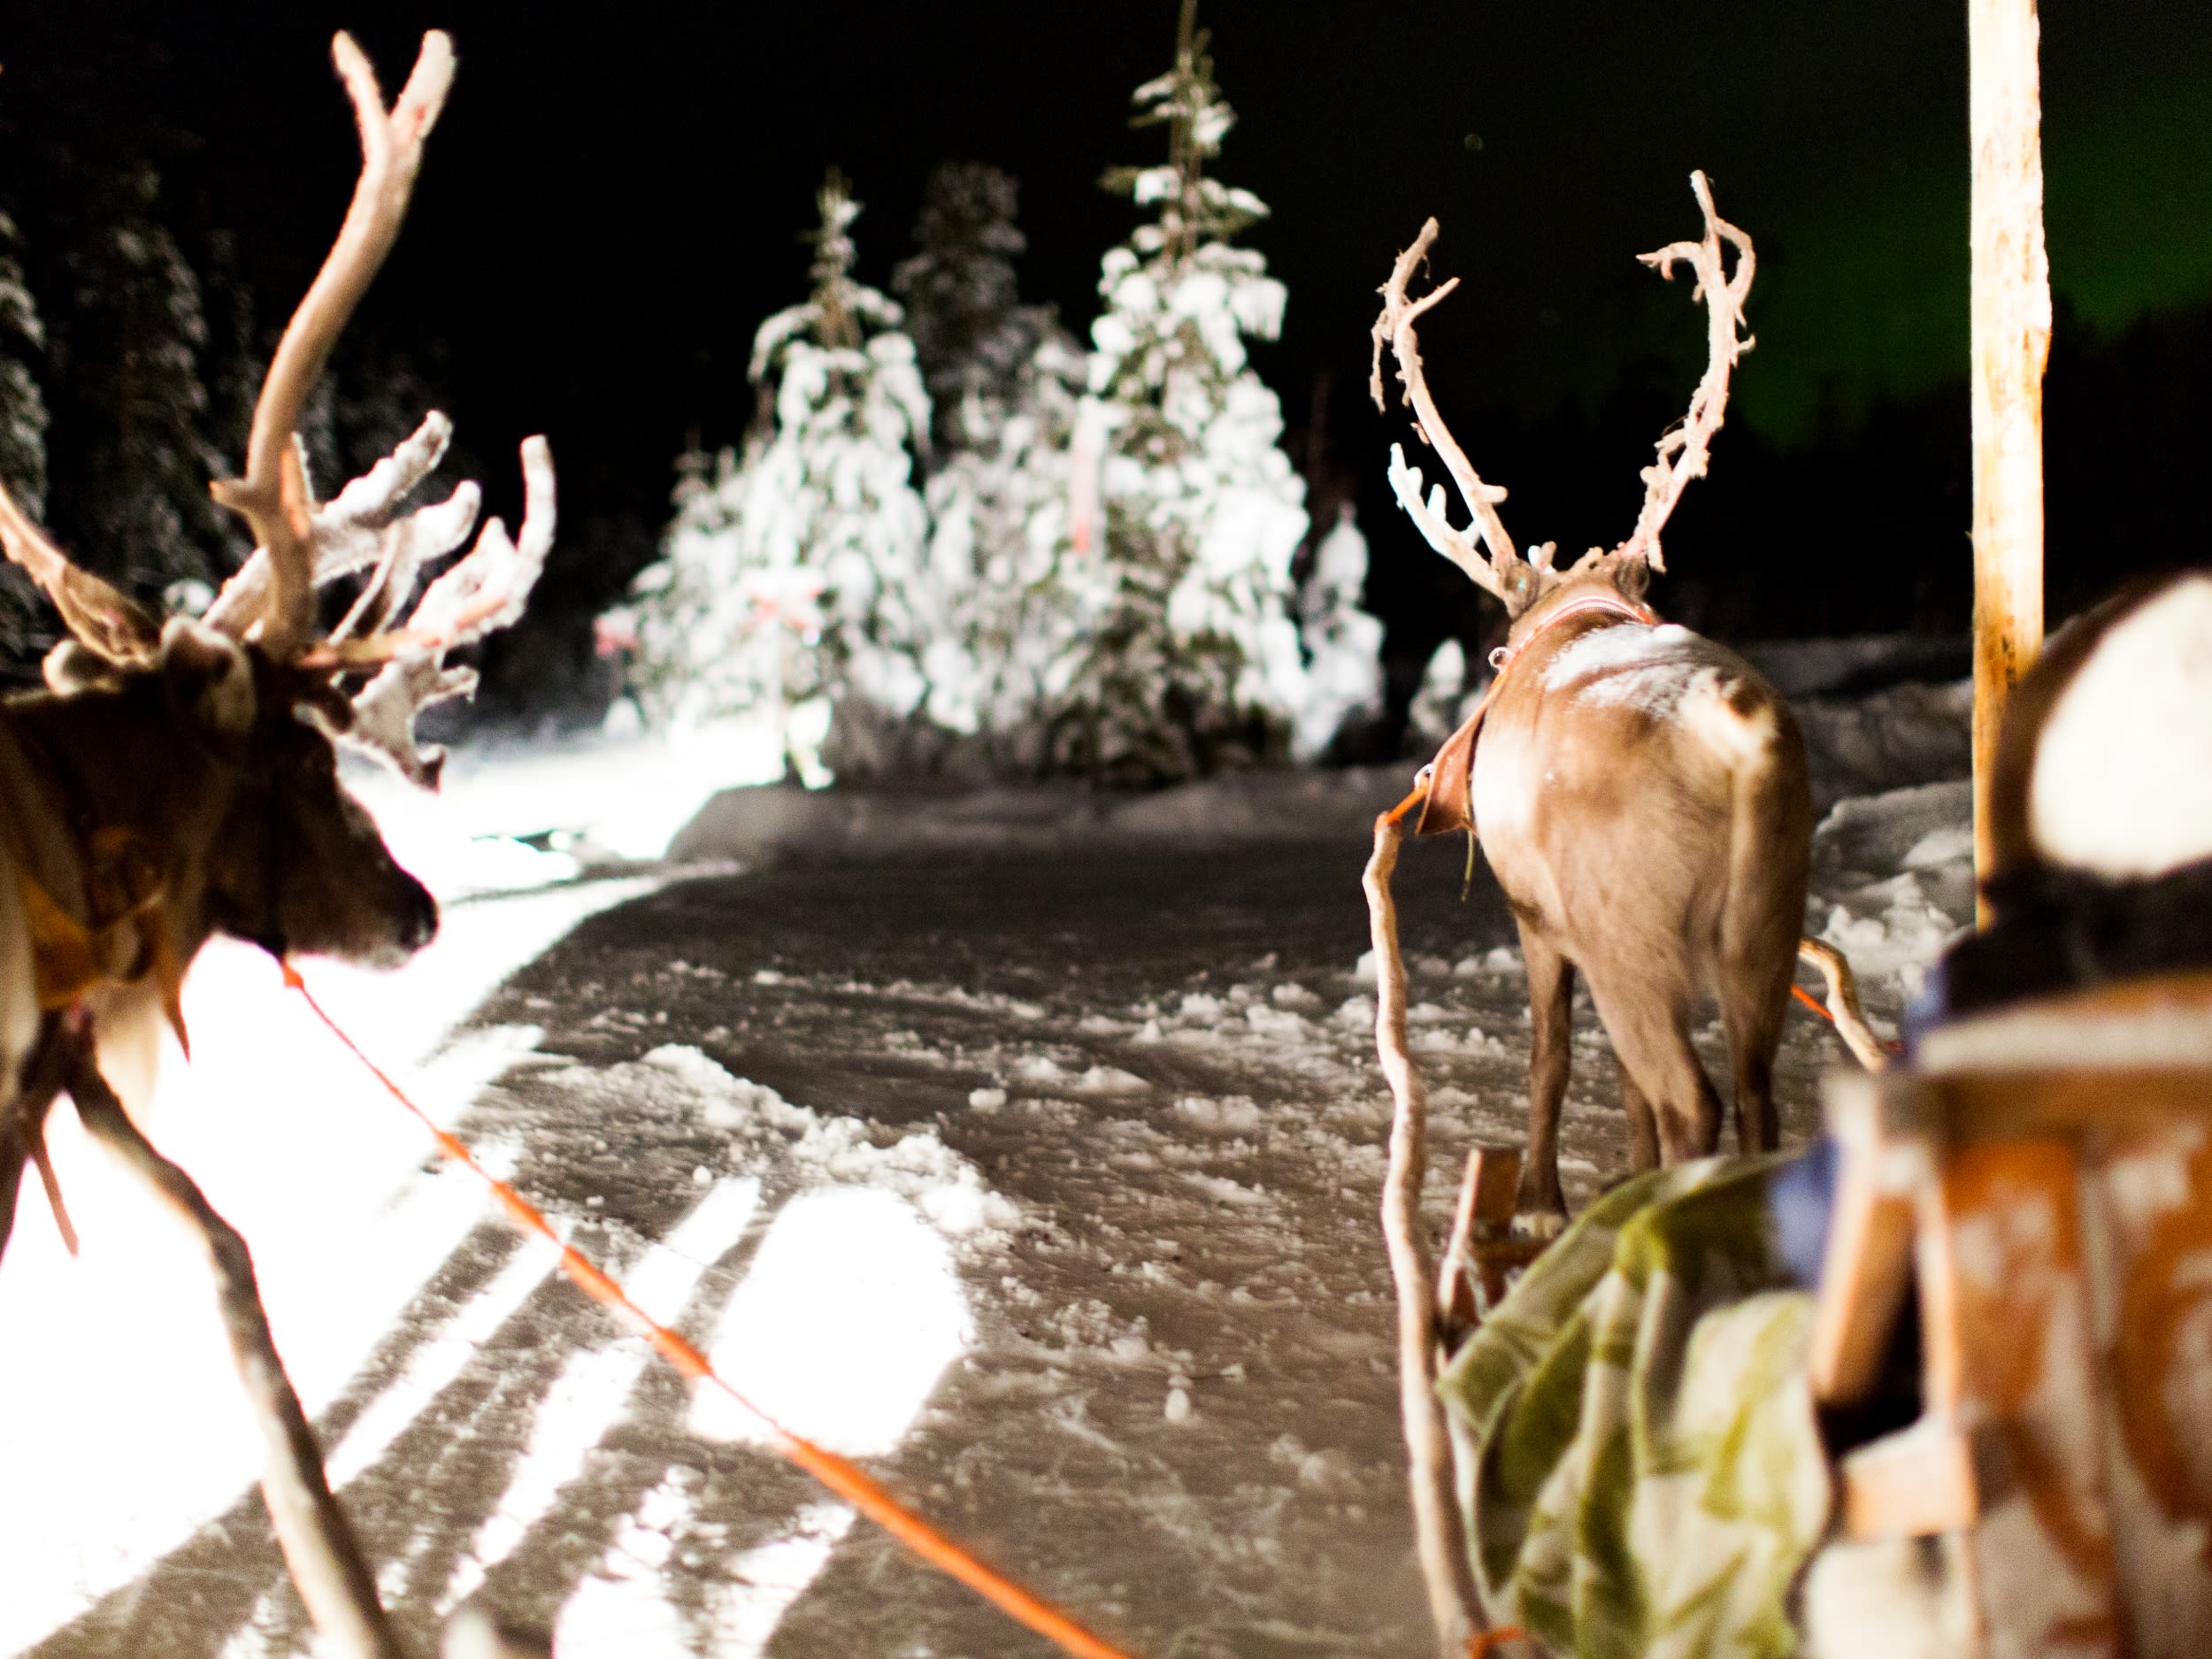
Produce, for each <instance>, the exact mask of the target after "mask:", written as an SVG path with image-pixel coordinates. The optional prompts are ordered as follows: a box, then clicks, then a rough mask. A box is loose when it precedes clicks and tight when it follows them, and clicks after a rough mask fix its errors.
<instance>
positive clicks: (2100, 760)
mask: <svg viewBox="0 0 2212 1659" xmlns="http://www.w3.org/2000/svg"><path fill="white" fill-rule="evenodd" d="M2028 823H2029V833H2030V835H2031V837H2032V840H2033V841H2034V843H2035V846H2036V849H2037V850H2038V851H2039V852H2041V853H2042V854H2043V855H2044V856H2046V857H2047V858H2049V859H2051V860H2053V861H2054V862H2055V863H2057V864H2068V865H2071V866H2074V867H2076V868H2078V869H2083V870H2093V871H2095V872H2098V873H2099V874H2101V875H2107V876H2117V877H2125V876H2149V875H2156V874H2159V873H2160V872H2163V871H2168V870H2171V869H2174V868H2175V867H2176V866H2177V865H2180V864H2193V863H2194V862H2195V861H2196V860H2198V859H2200V858H2206V857H2212V577H2204V576H2196V577H2192V578H2190V579H2188V580H2185V581H2182V582H2180V583H2177V585H2176V586H2174V587H2173V588H2170V589H2168V590H2167V591H2166V592H2164V593H2162V594H2161V595H2158V596H2157V597H2156V598H2154V599H2153V600H2151V601H2150V602H2149V603H2147V604H2145V605H2143V606H2142V607H2141V608H2140V609H2139V610H2138V611H2135V612H2134V613H2133V614H2132V615H2131V616H2129V617H2127V618H2124V620H2122V621H2120V622H2118V623H2116V624H2115V625H2114V626H2113V627H2112V628H2111V629H2110V631H2108V633H2107V634H2105V636H2104V638H2103V639H2102V640H2101V641H2099V642H2098V644H2097V648H2096V649H2094V650H2093V651H2092V652H2091V653H2090V655H2089V658H2088V660H2087V661H2086V662H2085V663H2083V664H2082V665H2081V666H2080V668H2079V669H2078V671H2077V672H2075V675H2074V678H2073V680H2072V681H2071V682H2070V684H2069V685H2068V686H2067V687H2066V688H2065V689H2064V690H2063V691H2062V692H2060V693H2059V695H2058V700H2057V702H2056V703H2054V704H2053V705H2052V708H2051V711H2050V715H2049V718H2047V720H2046V721H2045V723H2044V726H2043V735H2042V738H2041V741H2039V743H2038V745H2037V747H2036V753H2035V765H2034V770H2033V772H2032V776H2031V779H2030V782H2029V787H2028Z"/></svg>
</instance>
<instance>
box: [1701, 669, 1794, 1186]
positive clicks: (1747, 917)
mask: <svg viewBox="0 0 2212 1659" xmlns="http://www.w3.org/2000/svg"><path fill="white" fill-rule="evenodd" d="M1732 689H1733V688H1732ZM1737 701H1738V702H1739V703H1741V702H1742V701H1745V699H1744V698H1743V697H1742V694H1741V693H1740V692H1739V693H1738V697H1737ZM1744 726H1745V727H1746V728H1747V732H1748V733H1751V734H1753V735H1754V736H1755V737H1756V738H1757V739H1758V740H1759V741H1756V742H1755V743H1754V744H1752V745H1749V746H1747V752H1745V753H1743V754H1742V755H1740V757H1736V759H1735V764H1734V766H1733V769H1732V779H1731V782H1732V795H1733V799H1732V811H1731V814H1730V823H1729V834H1728V875H1727V896H1726V898H1725V900H1724V902H1723V904H1722V907H1721V917H1720V950H1719V955H1718V959H1717V962H1716V964H1715V968H1716V970H1717V972H1716V973H1715V976H1714V987H1713V988H1714V991H1715V993H1716V996H1717V1001H1718V1002H1719V1003H1720V1016H1721V1025H1722V1029H1723V1030H1724V1031H1725V1032H1726V1033H1727V1036H1728V1059H1729V1064H1730V1068H1731V1069H1732V1071H1733V1072H1734V1074H1735V1093H1736V1138H1737V1145H1738V1146H1739V1147H1740V1149H1741V1150H1743V1151H1745V1152H1771V1151H1772V1150H1774V1149H1775V1148H1776V1147H1778V1145H1779V1144H1780V1143H1781V1125H1780V1123H1779V1121H1778V1118H1776V1116H1775V1110H1774V1056H1775V1051H1776V1050H1777V1049H1778V1048H1780V1047H1781V1041H1782V1022H1783V1019H1784V1018H1785V1017H1786V1013H1787V1010H1788V1008H1789V998H1790V982H1791V981H1792V979H1794V978H1795V977H1796V972H1797V943H1798V940H1799V938H1800V937H1801V935H1802V933H1803V930H1804V919H1805V885H1806V881H1807V878H1808V869H1809V864H1810V862H1811V856H1812V801H1811V796H1810V794H1809V790H1808V788H1807V787H1806V779H1805V748H1804V741H1803V739H1802V738H1801V736H1800V735H1799V734H1798V731H1797V725H1796V721H1795V720H1794V718H1793V717H1792V716H1791V714H1790V711H1789V709H1788V707H1787V706H1786V705H1785V704H1783V703H1779V702H1777V701H1772V700H1770V699H1768V700H1763V701H1762V702H1761V703H1759V704H1758V705H1756V706H1755V707H1754V708H1753V709H1752V710H1750V712H1749V717H1748V718H1745V719H1744Z"/></svg>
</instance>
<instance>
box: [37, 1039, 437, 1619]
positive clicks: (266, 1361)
mask: <svg viewBox="0 0 2212 1659" xmlns="http://www.w3.org/2000/svg"><path fill="white" fill-rule="evenodd" d="M76 1059H77V1064H75V1066H74V1067H73V1069H72V1071H70V1074H69V1079H68V1093H69V1097H70V1099H71V1100H73V1101H74V1102H76V1107H77V1116H78V1117H79V1118H81V1119H83V1121H84V1126H85V1128H86V1129H87V1130H88V1132H90V1133H91V1134H92V1135H93V1137H94V1138H95V1139H96V1140H98V1141H101V1142H102V1143H103V1144H104V1145H105V1146H106V1147H107V1148H108V1149H109V1150H110V1151H111V1152H112V1153H114V1154H115V1155H116V1156H117V1157H119V1158H120V1159H121V1160H122V1162H123V1164H124V1165H125V1167H126V1168H127V1169H128V1170H129V1171H131V1172H132V1173H133V1174H134V1175H136V1176H137V1177H138V1178H139V1179H141V1180H142V1181H144V1182H145V1183H146V1184H147V1185H148V1186H149V1187H152V1188H153V1190H154V1193H155V1194H156V1195H157V1197H159V1198H160V1199H161V1200H162V1201H163V1202H165V1203H166V1204H167V1205H168V1206H169V1207H170V1208H171V1209H172V1210H174V1211H176V1213H177V1214H178V1216H179V1217H181V1218H182V1219H183V1221H184V1222H185V1224H186V1225H188V1226H189V1227H190V1228H191V1229H192V1231H193V1232H194V1233H197V1234H198V1235H199V1238H200V1241H201V1243H202V1244H203V1245H204V1246H205V1247H206V1249H207V1257H208V1265H209V1266H210V1267H211V1269H212V1270H213V1271H214V1275H215V1294H216V1299H217V1302H219V1305H220V1307H221V1309H222V1313H223V1325H224V1329H225V1331H226V1333H227V1334H228V1336H229V1338H230V1350H231V1357H232V1358H233V1359H234V1361H235V1362H236V1363H237V1366H238V1376H239V1380H240V1381H242V1383H244V1384H245V1386H246V1396H247V1399H248V1400H249V1402H250V1403H251V1404H252V1407H253V1410H254V1416H255V1417H257V1419H258V1420H259V1422H260V1425H261V1432H262V1433H263V1435H264V1437H265V1439H266V1440H267V1443H268V1459H267V1461H266V1462H265V1463H264V1464H263V1466H262V1471H261V1494H262V1497H263V1499H264V1500H265V1502H267V1504H268V1506H269V1519H270V1521H271V1522H272V1523H273V1525H274V1526H275V1528H276V1535H277V1542H278V1543H279V1544H280V1546H282V1548H283V1550H284V1560H285V1564H286V1565H287V1566H288V1567H289V1568H290V1569H291V1572H292V1582H293V1583H294V1584H295V1585H296V1586H298V1588H299V1593H300V1600H301V1601H304V1602H305V1603H306V1604H307V1611H308V1615H309V1617H311V1618H312V1619H313V1620H314V1622H315V1628H316V1630H317V1631H318V1632H319V1633H320V1634H321V1635H323V1636H324V1637H325V1638H326V1639H327V1640H329V1642H330V1644H331V1647H332V1650H333V1651H334V1652H335V1653H337V1654H340V1655H343V1656H344V1659H402V1655H403V1653H404V1650H403V1648H402V1647H400V1645H399V1640H398V1638H397V1637H396V1635H395V1634H394V1633H393V1631H392V1627H391V1623H390V1621H389V1620H388V1619H387V1618H386V1617H385V1614H384V1609H383V1606H382V1604H381V1603H380V1602H379V1601H378V1600H377V1594H376V1579H375V1577H374V1575H373V1574H372V1573H371V1572H370V1571H369V1564H368V1561H367V1559H366V1558H365V1556H364V1555H362V1554H361V1547H360V1545H359V1544H358V1543H357V1541H356V1540H355V1539H354V1536H353V1529H352V1528H351V1527H350V1526H349V1525H347V1523H346V1517H345V1512H344V1511H343V1510H342V1509H340V1508H339V1507H338V1501H337V1499H336V1498H335V1497H334V1496H332V1494H331V1491H330V1482H329V1480H328V1479H327V1478H326V1475H325V1474H324V1472H323V1457H322V1452H321V1449H320V1448H319V1447H318V1446H317V1445H316V1444H315V1433H314V1431H313V1430H312V1429H311V1428H310V1427H309V1426H308V1422H307V1414H306V1413H305V1412H304V1411H303V1410H302V1409H300V1402H299V1396H298V1395H297V1394H295V1393H294V1392H293V1391H292V1381H291V1379H290V1378H289V1377H288V1376H286V1375H285V1371H284V1361H283V1360H282V1359H281V1358H280V1357H279V1356H278V1354H277V1350H276V1342H275V1340H273V1338H272V1337H271V1336H270V1334H269V1318H268V1315H267V1314H266V1313H265V1312H264V1311H263V1310H262V1306H261V1291H260V1287H259V1286H258V1285H257V1283H256V1282H255V1279H254V1271H253V1256H252V1255H251V1253H250V1251H248V1249H247V1248H246V1241H245V1240H243V1239H242V1238H240V1237H239V1236H238V1233H237V1232H236V1231H235V1230H234V1228H233V1227H232V1226H231V1225H230V1224H229V1223H228V1222H227V1221H225V1220H224V1219H223V1218H222V1217H220V1216H219V1215H218V1214H216V1213H215V1210H214V1207H213V1206H212V1205H211V1204H210V1203H209V1202H207V1198H206V1196H205V1194H203V1193H202V1192H201V1191H200V1189H199V1187H198V1186H197V1185H196V1183H195V1182H194V1181H193V1179H192V1178H191V1177H190V1176H189V1175H187V1174H186V1173H185V1172H184V1171H182V1170H181V1169H180V1168H178V1167H177V1166H176V1165H175V1164H172V1163H171V1162H170V1161H169V1160H168V1159H167V1158H165V1157H164V1156H161V1154H160V1153H159V1152H157V1151H156V1150H155V1149H154V1147H153V1145H152V1143H151V1142H150V1141H148V1140H147V1139H146V1137H145V1136H144V1135H142V1134H141V1133H139V1132H138V1125H135V1124H134V1123H133V1122H131V1120H130V1118H129V1116H128V1114H127V1113H126V1112H125V1111H124V1110H123V1103H122V1102H120V1101H119V1100H117V1099H116V1097H115V1093H114V1091H113V1090H112V1089H111V1088H110V1087H108V1085H107V1080H106V1079H104V1078H103V1077H102V1076H101V1075H100V1072H99V1068H98V1067H97V1065H96V1064H94V1057H93V1051H92V1042H91V1033H90V1032H89V1031H85V1032H83V1033H81V1035H80V1037H79V1041H78V1043H77V1045H76Z"/></svg>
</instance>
